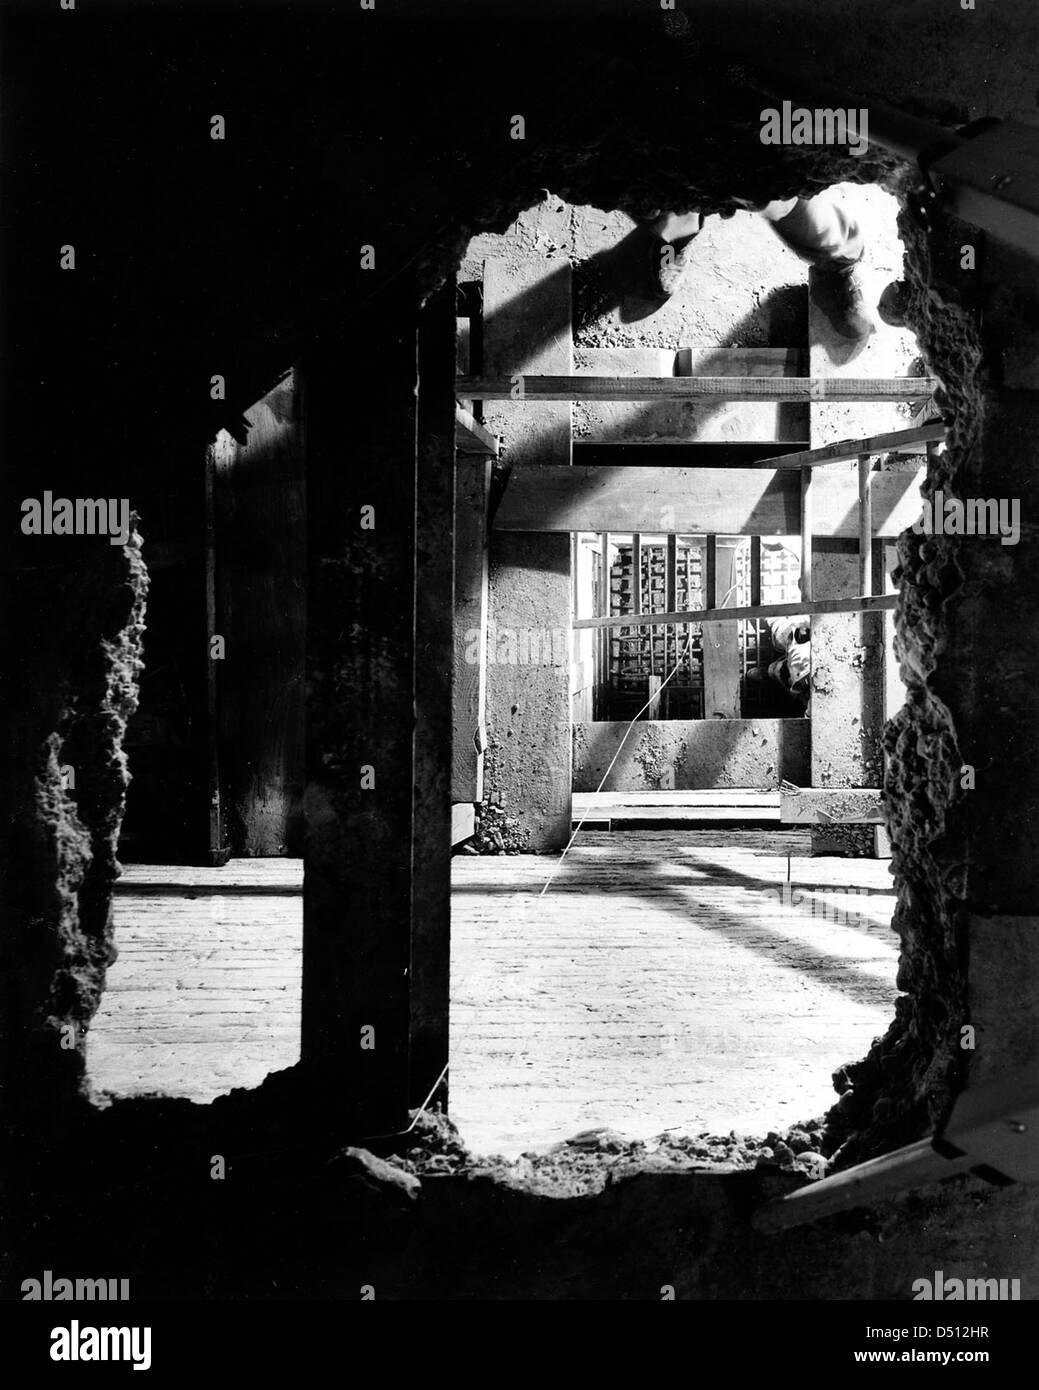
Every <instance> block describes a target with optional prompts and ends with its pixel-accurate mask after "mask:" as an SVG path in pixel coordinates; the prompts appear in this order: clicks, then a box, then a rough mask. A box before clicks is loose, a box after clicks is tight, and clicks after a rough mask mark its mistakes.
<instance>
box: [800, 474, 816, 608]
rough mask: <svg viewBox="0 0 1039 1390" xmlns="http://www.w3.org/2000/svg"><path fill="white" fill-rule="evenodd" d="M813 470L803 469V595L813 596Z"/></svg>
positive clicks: (805, 597)
mask: <svg viewBox="0 0 1039 1390" xmlns="http://www.w3.org/2000/svg"><path fill="white" fill-rule="evenodd" d="M812 481H813V480H812V470H811V469H810V468H802V469H801V517H800V520H801V527H800V529H801V597H802V598H803V599H806V600H807V599H810V598H811V597H812V539H813V534H814V533H813V529H812V528H813V526H814V519H813V514H812Z"/></svg>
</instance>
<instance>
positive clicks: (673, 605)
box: [664, 535, 681, 719]
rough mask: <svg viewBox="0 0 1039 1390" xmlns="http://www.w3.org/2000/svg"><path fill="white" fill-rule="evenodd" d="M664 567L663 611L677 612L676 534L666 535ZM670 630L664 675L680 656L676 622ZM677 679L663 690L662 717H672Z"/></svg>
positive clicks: (676, 662) (676, 677)
mask: <svg viewBox="0 0 1039 1390" xmlns="http://www.w3.org/2000/svg"><path fill="white" fill-rule="evenodd" d="M666 568H667V578H666V579H665V581H664V584H665V596H664V603H665V612H668V613H677V612H678V537H677V536H676V535H670V536H668V538H667V566H666ZM670 632H671V644H670V645H671V649H672V653H673V655H672V656H671V657H667V655H666V653H667V645H668V644H667V639H666V638H665V662H664V664H665V666H666V667H667V670H666V671H665V672H664V675H665V676H666V675H668V673H669V672H670V670H671V668H672V667H673V666H676V665H677V664H678V661H679V658H680V656H681V653H680V652H679V650H678V624H677V623H675V624H674V625H673V626H672V627H671V629H670ZM678 679H679V677H678V676H675V679H674V680H673V681H672V682H671V683H670V685H668V686H667V687H666V688H665V691H664V718H665V719H670V718H672V711H673V709H674V708H675V704H674V699H673V695H674V689H675V682H676V681H677V680H678Z"/></svg>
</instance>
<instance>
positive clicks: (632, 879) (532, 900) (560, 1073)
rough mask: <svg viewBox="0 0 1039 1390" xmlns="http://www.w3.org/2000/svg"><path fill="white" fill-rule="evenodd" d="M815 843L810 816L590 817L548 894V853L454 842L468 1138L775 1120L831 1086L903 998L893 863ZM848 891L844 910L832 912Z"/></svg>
mask: <svg viewBox="0 0 1039 1390" xmlns="http://www.w3.org/2000/svg"><path fill="white" fill-rule="evenodd" d="M807 848H808V835H807V833H806V832H795V833H793V834H789V833H781V832H775V833H773V832H735V833H734V832H728V831H724V830H720V831H714V830H704V831H698V832H690V831H661V832H630V833H623V834H616V833H614V834H600V833H597V832H594V833H590V834H587V835H586V834H585V833H584V832H582V834H581V835H580V836H579V838H578V841H577V843H575V846H574V848H573V849H572V850H571V851H570V853H569V854H568V855H567V857H566V860H565V861H564V862H563V864H562V866H561V867H560V868H558V871H557V872H555V877H554V878H553V879H552V883H551V886H550V887H549V889H548V892H547V894H545V895H544V896H539V894H540V892H541V889H542V888H543V887H544V885H545V883H546V881H547V880H548V879H549V877H550V876H551V875H552V874H553V872H554V871H556V868H557V864H558V861H557V860H555V859H553V858H549V857H546V856H507V857H498V858H475V857H465V858H456V859H455V860H454V861H453V881H454V890H455V891H454V900H453V902H454V909H453V946H452V1019H451V1096H452V1114H453V1117H454V1119H455V1121H456V1123H457V1124H458V1125H459V1127H460V1129H461V1131H462V1135H463V1137H464V1138H465V1139H466V1140H467V1142H469V1143H470V1144H471V1145H472V1146H473V1147H474V1148H475V1149H476V1150H477V1151H478V1152H500V1153H505V1154H516V1153H520V1152H522V1151H523V1150H525V1149H528V1148H538V1147H540V1146H542V1145H545V1144H547V1143H550V1142H553V1141H558V1140H560V1139H562V1138H565V1137H567V1136H568V1135H570V1134H573V1133H575V1132H576V1131H578V1130H580V1129H582V1128H588V1127H592V1126H599V1125H604V1126H608V1127H611V1128H614V1129H617V1130H619V1131H620V1132H622V1133H625V1134H629V1135H632V1136H635V1137H649V1136H651V1135H654V1134H657V1133H659V1132H661V1131H663V1130H665V1129H680V1130H688V1131H691V1132H698V1131H704V1130H706V1131H711V1132H715V1133H721V1134H727V1133H728V1132H729V1131H730V1130H732V1129H736V1130H737V1131H738V1132H739V1131H743V1132H750V1133H765V1132H767V1131H768V1130H769V1129H772V1128H780V1127H782V1126H785V1125H788V1124H791V1123H793V1122H795V1121H797V1120H802V1119H810V1118H813V1117H815V1116H817V1115H819V1114H821V1113H822V1112H823V1111H824V1110H825V1109H827V1108H828V1107H829V1106H830V1105H831V1104H833V1103H834V1101H835V1100H836V1096H835V1094H834V1092H833V1089H832V1084H831V1079H830V1078H831V1073H832V1072H833V1070H834V1069H835V1068H836V1067H837V1066H839V1065H841V1064H842V1063H843V1062H847V1061H851V1060H853V1059H854V1058H856V1057H859V1056H861V1055H863V1054H864V1052H865V1051H866V1050H867V1049H868V1047H869V1045H870V1043H871V1041H872V1039H873V1038H874V1037H875V1036H878V1035H880V1034H881V1033H883V1032H884V1030H885V1029H886V1027H887V1025H888V1023H889V1022H890V1020H891V1018H892V1016H893V1004H894V999H895V997H896V990H895V984H894V980H895V971H896V964H897V950H896V941H895V937H894V935H893V933H892V931H891V929H890V920H891V913H892V910H893V907H894V898H893V896H892V895H891V880H890V875H889V873H888V866H887V864H886V863H881V862H879V861H874V860H817V859H811V858H809V857H808V856H807V854H806V853H805V851H806V849H807ZM812 888H818V889H819V890H820V891H819V892H818V893H812V892H811V891H810V890H811V889H812ZM843 888H853V889H856V890H859V891H857V892H856V894H855V896H854V897H853V898H849V897H848V896H847V895H845V894H843V893H842V892H840V891H839V890H841V889H843ZM795 904H796V905H795ZM849 904H850V906H851V908H852V913H853V918H852V920H851V921H848V920H845V921H843V922H836V923H835V922H834V921H833V920H831V918H832V916H833V909H834V908H835V907H843V908H844V911H845V916H847V908H848V905H849ZM827 909H829V912H830V917H827V915H826V912H827Z"/></svg>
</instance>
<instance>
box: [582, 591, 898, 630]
mask: <svg viewBox="0 0 1039 1390" xmlns="http://www.w3.org/2000/svg"><path fill="white" fill-rule="evenodd" d="M897 603H898V595H897V594H865V595H863V594H859V595H857V596H854V597H851V596H849V597H848V598H823V599H814V600H812V601H811V602H800V603H751V604H745V605H744V606H743V607H741V608H694V609H690V610H689V611H688V612H684V613H639V614H637V615H636V616H634V617H633V616H632V614H631V613H618V614H615V615H614V616H613V617H610V618H575V619H574V621H573V624H572V625H573V627H575V628H586V627H653V626H656V625H657V624H660V623H725V622H730V623H731V622H743V621H745V620H748V619H753V618H793V617H800V616H801V615H802V614H803V615H804V616H805V617H807V618H810V617H813V616H814V615H815V614H818V613H878V612H883V611H884V610H885V609H888V608H894V607H895V605H896V604H897Z"/></svg>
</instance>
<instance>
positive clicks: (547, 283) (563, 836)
mask: <svg viewBox="0 0 1039 1390" xmlns="http://www.w3.org/2000/svg"><path fill="white" fill-rule="evenodd" d="M483 346H484V371H485V372H486V373H487V375H488V376H506V377H508V376H514V375H522V373H524V372H527V373H530V374H532V375H547V374H556V373H558V374H568V373H570V372H572V371H573V349H572V341H571V327H570V266H569V264H568V263H567V262H566V261H550V260H546V259H544V258H543V257H542V256H539V255H536V254H533V253H530V252H524V251H521V250H519V249H518V248H513V247H509V249H508V258H507V260H506V259H504V258H503V259H501V260H488V261H487V262H486V264H485V266H484V343H483ZM484 419H485V424H486V425H487V428H488V429H490V430H491V431H492V432H493V433H495V434H500V435H502V436H503V440H504V448H503V458H504V461H505V464H506V466H507V468H508V469H510V470H515V469H519V468H523V467H525V466H529V465H530V464H568V463H570V461H571V452H572V450H571V439H572V430H571V424H570V405H569V403H538V404H526V403H524V402H523V401H522V400H521V399H517V400H516V401H509V402H500V403H495V404H494V406H493V407H491V406H490V405H488V408H487V411H486V413H485V417H484ZM570 592H571V591H570V537H569V536H568V535H542V534H539V533H538V534H526V535H524V534H520V533H510V532H495V533H493V534H492V537H491V542H490V563H489V602H488V613H489V621H488V632H487V652H486V659H487V682H486V701H487V735H488V748H487V752H486V755H485V761H484V794H485V796H488V797H489V798H490V799H491V800H492V801H500V803H501V805H502V806H503V807H504V808H505V809H506V810H507V811H508V812H509V813H510V814H511V815H514V816H516V817H517V818H518V820H519V823H520V826H521V828H522V830H524V831H526V832H527V834H528V835H529V840H528V842H527V847H528V848H529V849H530V850H531V851H534V852H537V851H544V850H554V849H561V848H562V847H563V846H564V845H565V844H566V841H567V838H568V837H569V833H570V792H571V761H572V750H571V711H570V602H571V598H570Z"/></svg>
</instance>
